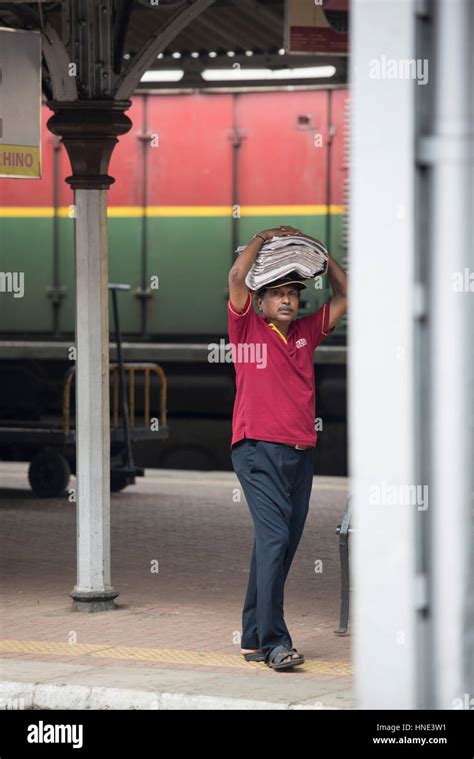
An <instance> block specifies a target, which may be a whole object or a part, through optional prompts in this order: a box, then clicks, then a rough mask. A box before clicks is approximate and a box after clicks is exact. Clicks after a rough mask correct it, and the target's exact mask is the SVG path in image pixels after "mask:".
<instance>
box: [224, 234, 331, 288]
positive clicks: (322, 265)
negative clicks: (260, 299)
mask: <svg viewBox="0 0 474 759" xmlns="http://www.w3.org/2000/svg"><path fill="white" fill-rule="evenodd" d="M245 248H246V246H245V245H241V246H240V247H239V248H237V251H236V253H239V254H240V253H242V251H243V250H245ZM327 263H328V251H327V248H326V247H325V246H324V245H323V244H322V243H320V242H316V241H315V240H311V239H310V238H309V237H303V236H302V235H292V236H288V237H272V239H271V240H267V242H265V243H264V244H263V245H262V247H261V248H260V252H259V254H258V256H257V258H256V259H255V263H254V264H253V266H252V268H251V269H250V271H249V273H248V274H247V276H246V278H245V284H246V285H247V287H248V288H249V290H259V289H260V287H264V286H265V285H268V284H270V282H274V281H275V280H276V279H279V278H280V277H284V276H286V275H287V274H290V273H291V274H292V276H294V275H295V274H298V276H299V278H301V279H314V277H318V276H319V275H320V274H324V273H325V272H326V270H327Z"/></svg>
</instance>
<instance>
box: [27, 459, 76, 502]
mask: <svg viewBox="0 0 474 759" xmlns="http://www.w3.org/2000/svg"><path fill="white" fill-rule="evenodd" d="M70 476H71V470H70V468H69V464H68V462H67V460H66V459H65V458H64V456H63V455H62V454H61V453H59V452H58V451H55V450H54V449H52V448H45V449H44V450H42V451H40V452H39V453H37V454H36V455H35V456H34V457H33V458H32V460H31V463H30V467H29V469H28V480H29V482H30V485H31V489H32V491H33V493H34V494H35V495H37V496H38V497H39V498H56V497H57V496H62V495H64V493H65V492H66V489H67V486H68V483H69V478H70Z"/></svg>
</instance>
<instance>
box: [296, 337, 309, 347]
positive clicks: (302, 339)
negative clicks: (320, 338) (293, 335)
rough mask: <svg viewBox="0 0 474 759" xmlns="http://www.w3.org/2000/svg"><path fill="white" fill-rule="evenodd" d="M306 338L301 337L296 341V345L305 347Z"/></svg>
mask: <svg viewBox="0 0 474 759" xmlns="http://www.w3.org/2000/svg"><path fill="white" fill-rule="evenodd" d="M306 344H307V343H306V338H305V337H301V338H300V339H299V340H297V341H296V347H297V348H303V347H304V346H305V345H306Z"/></svg>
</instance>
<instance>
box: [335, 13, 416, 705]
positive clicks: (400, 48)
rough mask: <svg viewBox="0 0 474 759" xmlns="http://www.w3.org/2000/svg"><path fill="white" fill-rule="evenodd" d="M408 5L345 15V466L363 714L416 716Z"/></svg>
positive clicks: (411, 22)
mask: <svg viewBox="0 0 474 759" xmlns="http://www.w3.org/2000/svg"><path fill="white" fill-rule="evenodd" d="M415 5H416V3H415V2H414V0H403V1H402V2H400V0H384V2H378V1H376V2H374V1H372V2H370V1H368V0H354V2H353V5H352V13H351V19H352V20H351V23H352V27H351V45H352V50H351V73H350V76H351V82H352V92H351V111H352V117H351V122H352V143H351V167H352V168H351V193H350V219H351V221H350V251H351V260H350V303H349V424H350V431H349V446H350V451H349V454H350V473H351V476H352V482H353V486H352V492H353V508H354V511H353V527H354V530H355V532H354V533H353V534H352V535H351V588H352V610H353V622H354V645H353V657H354V667H355V685H356V697H357V706H358V708H361V709H413V708H415V704H416V678H415V663H416V607H417V598H416V593H417V578H416V538H415V533H416V518H417V513H419V512H418V511H417V509H418V508H422V507H423V504H422V503H420V504H419V505H417V503H416V500H417V499H416V495H417V491H416V490H414V488H416V486H417V485H418V486H420V485H423V483H419V482H417V481H416V467H415V429H414V428H415V425H414V418H415V417H414V409H415V391H414V378H415V369H414V366H415V363H414V335H415V319H416V314H415V312H416V302H417V297H416V289H415V275H414V210H413V209H414V177H415V156H414V146H415V140H414V133H415V118H414V117H415V111H414V103H415V99H414V88H415V87H417V86H422V85H417V83H416V81H414V80H413V79H410V78H407V76H406V74H405V75H404V71H405V69H400V68H399V66H400V64H399V63H398V61H400V60H405V59H412V58H414V56H415V35H414V19H415ZM390 61H395V63H391V62H390ZM388 66H390V67H391V69H390V70H389V69H388ZM395 67H397V68H395ZM397 72H398V75H397ZM418 492H420V491H418Z"/></svg>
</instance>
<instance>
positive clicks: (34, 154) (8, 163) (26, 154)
mask: <svg viewBox="0 0 474 759" xmlns="http://www.w3.org/2000/svg"><path fill="white" fill-rule="evenodd" d="M0 175H3V176H7V177H10V178H12V177H38V176H40V149H39V148H36V147H32V148H30V147H27V146H25V145H0Z"/></svg>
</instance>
